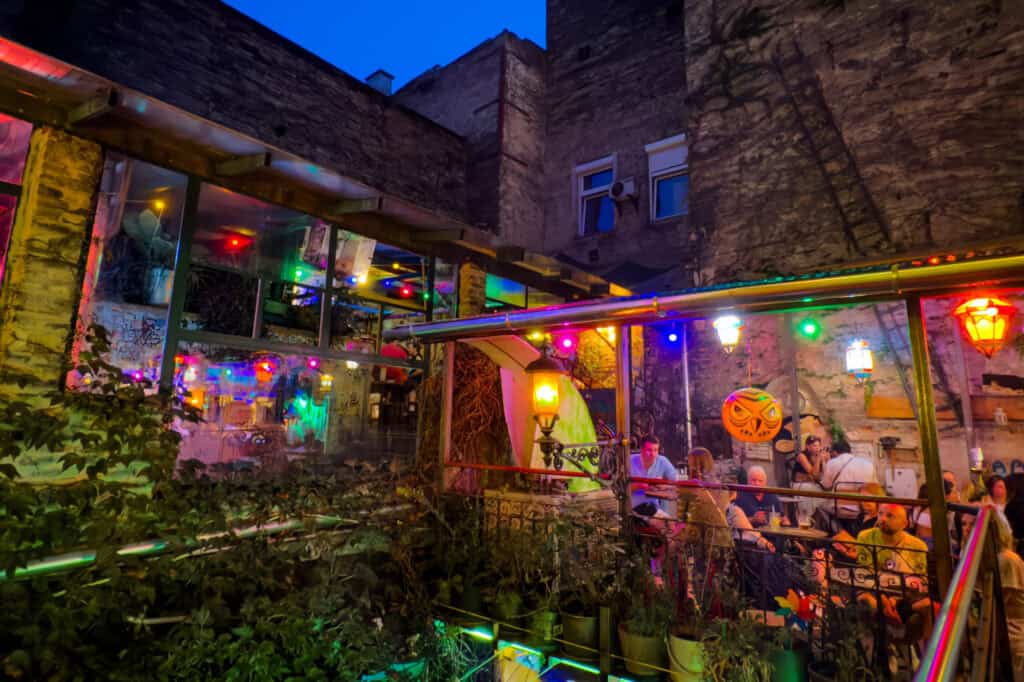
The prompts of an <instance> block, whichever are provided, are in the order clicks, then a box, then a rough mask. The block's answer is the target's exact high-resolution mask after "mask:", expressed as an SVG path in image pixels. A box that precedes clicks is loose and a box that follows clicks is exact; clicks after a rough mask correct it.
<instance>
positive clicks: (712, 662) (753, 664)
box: [701, 613, 773, 682]
mask: <svg viewBox="0 0 1024 682" xmlns="http://www.w3.org/2000/svg"><path fill="white" fill-rule="evenodd" d="M764 638H765V632H764V627H763V626H762V625H761V624H760V623H758V622H756V621H754V620H752V619H751V618H749V617H747V616H746V615H745V614H743V613H740V614H739V616H738V617H735V618H720V619H716V620H715V621H714V622H713V623H712V624H710V626H709V627H708V629H707V630H706V631H705V633H704V636H703V638H702V641H701V644H702V647H703V650H704V675H705V677H704V679H706V680H710V681H711V682H768V681H769V680H771V678H772V670H773V668H772V663H771V661H770V660H769V659H768V657H767V656H766V655H765V654H766V651H765V650H764V649H765V646H764V642H765V639H764Z"/></svg>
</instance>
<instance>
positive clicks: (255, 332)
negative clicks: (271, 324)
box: [249, 276, 267, 339]
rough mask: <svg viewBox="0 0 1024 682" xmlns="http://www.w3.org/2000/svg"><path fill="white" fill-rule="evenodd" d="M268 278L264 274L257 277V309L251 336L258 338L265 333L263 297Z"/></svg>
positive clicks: (254, 314)
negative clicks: (264, 277)
mask: <svg viewBox="0 0 1024 682" xmlns="http://www.w3.org/2000/svg"><path fill="white" fill-rule="evenodd" d="M266 286H267V280H265V279H263V277H262V276H259V277H257V278H256V310H255V312H254V313H253V316H252V333H251V334H250V335H249V336H250V337H251V338H254V339H258V338H260V336H262V334H263V298H264V297H265V296H266V289H265V287H266Z"/></svg>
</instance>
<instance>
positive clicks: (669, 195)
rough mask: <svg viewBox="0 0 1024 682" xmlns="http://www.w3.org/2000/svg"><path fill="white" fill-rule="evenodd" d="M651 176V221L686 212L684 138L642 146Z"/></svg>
mask: <svg viewBox="0 0 1024 682" xmlns="http://www.w3.org/2000/svg"><path fill="white" fill-rule="evenodd" d="M644 151H646V152H647V164H648V167H649V168H650V177H651V218H652V220H664V219H666V218H674V217H676V216H681V215H686V214H687V213H689V193H690V191H689V190H690V176H689V175H688V173H687V151H688V150H687V147H686V136H685V135H675V136H673V137H669V138H666V139H664V140H660V141H658V142H654V143H652V144H649V145H647V146H645V147H644Z"/></svg>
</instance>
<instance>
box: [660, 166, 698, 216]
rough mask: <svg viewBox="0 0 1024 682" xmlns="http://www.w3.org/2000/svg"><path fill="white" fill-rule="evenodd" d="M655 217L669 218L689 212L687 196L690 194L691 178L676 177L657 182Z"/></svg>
mask: <svg viewBox="0 0 1024 682" xmlns="http://www.w3.org/2000/svg"><path fill="white" fill-rule="evenodd" d="M655 185H656V188H657V189H656V192H655V198H654V202H655V203H654V217H655V218H667V217H669V216H674V215H682V214H684V213H686V212H687V201H686V200H687V195H688V194H689V192H690V176H689V175H686V174H683V175H675V176H672V177H670V178H659V179H658V180H656V181H655Z"/></svg>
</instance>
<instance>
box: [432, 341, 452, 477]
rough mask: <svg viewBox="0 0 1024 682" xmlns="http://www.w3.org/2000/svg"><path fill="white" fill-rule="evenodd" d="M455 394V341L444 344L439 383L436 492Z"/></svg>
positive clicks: (448, 444) (444, 460) (448, 445)
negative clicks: (439, 433) (438, 441)
mask: <svg viewBox="0 0 1024 682" xmlns="http://www.w3.org/2000/svg"><path fill="white" fill-rule="evenodd" d="M454 395H455V342H454V341H449V342H448V343H446V344H444V379H443V380H442V383H441V438H440V441H441V442H440V445H441V447H440V448H439V455H438V457H439V459H440V461H439V462H438V463H437V476H436V477H435V478H436V483H437V494H438V495H440V494H442V493H443V492H444V489H445V464H447V463H448V460H449V455H450V454H451V449H452V402H453V398H454Z"/></svg>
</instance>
